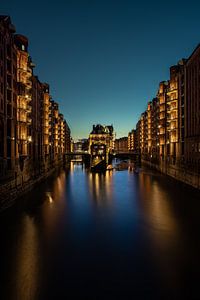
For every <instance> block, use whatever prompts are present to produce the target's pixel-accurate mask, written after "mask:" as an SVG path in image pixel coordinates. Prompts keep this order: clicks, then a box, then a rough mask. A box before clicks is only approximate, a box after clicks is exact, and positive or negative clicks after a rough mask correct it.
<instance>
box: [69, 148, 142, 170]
mask: <svg viewBox="0 0 200 300" xmlns="http://www.w3.org/2000/svg"><path fill="white" fill-rule="evenodd" d="M79 157H81V159H78V158H79ZM67 158H68V159H67ZM114 158H118V159H122V160H123V159H131V160H133V161H134V162H140V155H139V154H138V153H136V152H131V151H128V152H122V151H118V152H114V153H109V159H108V163H111V162H112V160H113V159H114ZM65 160H66V161H67V160H68V161H69V160H70V161H72V160H75V161H83V163H85V165H86V166H87V167H92V166H95V165H97V164H99V162H100V161H101V159H100V158H99V161H98V159H97V158H93V157H92V155H91V154H90V153H88V152H68V153H65ZM96 160H97V161H96Z"/></svg>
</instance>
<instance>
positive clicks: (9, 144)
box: [0, 16, 17, 178]
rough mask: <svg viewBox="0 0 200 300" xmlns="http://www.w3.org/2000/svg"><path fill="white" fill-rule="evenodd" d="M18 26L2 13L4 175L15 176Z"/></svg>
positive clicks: (0, 149)
mask: <svg viewBox="0 0 200 300" xmlns="http://www.w3.org/2000/svg"><path fill="white" fill-rule="evenodd" d="M14 32H15V28H14V26H13V25H12V23H11V19H10V18H9V17H8V16H0V178H9V177H11V178H12V177H14V174H15V157H16V116H17V84H16V80H17V56H16V48H15V44H14Z"/></svg>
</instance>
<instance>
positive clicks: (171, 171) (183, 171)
mask: <svg viewBox="0 0 200 300" xmlns="http://www.w3.org/2000/svg"><path fill="white" fill-rule="evenodd" d="M142 164H144V165H146V166H148V167H150V168H153V169H156V170H158V171H160V172H161V173H163V174H166V175H168V176H171V177H173V178H174V179H176V180H179V181H182V182H184V183H186V184H189V185H191V186H193V187H194V188H197V189H200V174H199V173H198V172H197V171H196V172H195V171H192V170H190V169H189V168H186V167H180V166H177V165H171V164H167V163H166V162H162V163H160V164H159V165H158V164H155V163H152V162H150V161H146V160H142Z"/></svg>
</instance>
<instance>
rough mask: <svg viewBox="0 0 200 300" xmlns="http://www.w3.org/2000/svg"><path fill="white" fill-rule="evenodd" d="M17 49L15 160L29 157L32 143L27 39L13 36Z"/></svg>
mask: <svg viewBox="0 0 200 300" xmlns="http://www.w3.org/2000/svg"><path fill="white" fill-rule="evenodd" d="M15 44H16V47H17V84H18V95H17V138H16V141H17V145H16V146H17V151H16V156H17V158H20V157H31V146H30V143H31V142H32V133H31V125H32V118H31V112H32V75H33V72H32V62H31V59H30V57H29V54H28V39H27V38H26V37H25V36H22V35H15Z"/></svg>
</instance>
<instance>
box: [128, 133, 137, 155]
mask: <svg viewBox="0 0 200 300" xmlns="http://www.w3.org/2000/svg"><path fill="white" fill-rule="evenodd" d="M135 150H136V130H134V129H132V130H131V131H130V132H129V133H128V151H135Z"/></svg>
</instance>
